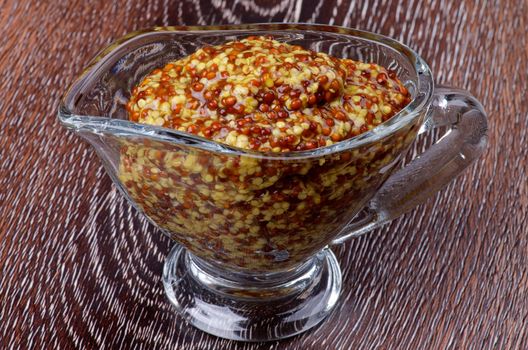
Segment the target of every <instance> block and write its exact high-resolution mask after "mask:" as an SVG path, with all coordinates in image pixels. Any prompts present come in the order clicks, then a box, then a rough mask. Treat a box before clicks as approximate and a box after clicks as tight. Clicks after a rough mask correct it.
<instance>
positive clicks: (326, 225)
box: [119, 37, 417, 272]
mask: <svg viewBox="0 0 528 350" xmlns="http://www.w3.org/2000/svg"><path fill="white" fill-rule="evenodd" d="M409 101H410V94H409V92H408V91H407V89H406V88H405V87H404V86H403V85H402V83H401V82H400V81H399V80H398V79H397V78H396V76H395V74H394V72H391V71H388V70H386V69H385V68H383V67H380V66H379V65H376V64H370V63H361V62H357V61H353V60H350V59H339V58H335V57H331V56H329V55H327V54H324V53H319V52H314V51H310V50H306V49H303V48H301V47H299V46H294V45H289V44H286V43H281V42H279V41H276V40H273V39H272V38H270V37H248V38H246V39H244V40H240V41H235V42H229V43H226V44H223V45H220V46H208V47H204V48H202V49H199V50H198V51H196V52H195V53H193V54H191V55H190V56H187V57H184V58H182V59H179V60H177V61H174V62H170V63H168V64H167V65H165V66H164V67H163V68H162V69H156V70H154V71H153V72H152V73H150V74H148V75H147V76H146V77H145V78H144V79H143V80H142V81H141V83H140V84H139V85H138V86H136V87H135V88H134V89H133V90H132V93H131V97H130V100H129V102H128V104H127V109H128V111H129V116H130V119H131V120H132V121H135V122H140V123H145V124H151V125H158V126H164V127H167V128H174V129H177V130H179V131H182V132H187V133H191V134H195V135H199V136H202V137H205V138H208V139H211V140H214V141H217V142H221V143H224V144H228V145H231V146H235V147H239V148H243V149H249V150H255V151H261V152H289V151H292V152H295V151H301V150H311V149H315V148H318V147H324V146H327V145H331V144H333V143H336V142H339V141H342V140H345V139H348V138H351V137H354V136H356V135H359V134H361V133H363V132H365V131H367V130H370V129H372V128H374V127H376V126H377V125H379V124H381V123H383V122H384V121H386V120H388V119H389V118H391V117H392V116H394V114H396V113H397V112H398V111H400V110H401V109H402V108H404V107H405V105H406V104H408V103H409ZM416 123H417V122H416ZM416 125H417V124H410V125H408V126H405V127H402V128H400V129H398V130H397V131H395V132H393V133H391V134H390V135H387V136H385V137H384V138H381V139H379V140H377V141H376V142H373V143H367V144H365V145H363V146H361V147H356V148H353V149H344V150H341V151H336V152H332V153H330V154H327V155H325V156H321V157H306V158H304V157H299V158H295V157H292V158H286V159H281V160H275V159H274V158H273V157H271V158H259V157H253V156H251V155H250V154H247V155H245V154H219V153H215V152H211V151H207V150H202V149H199V148H195V147H186V146H182V145H179V144H173V143H170V142H161V141H152V140H145V139H138V140H128V141H127V142H125V143H123V144H122V146H121V154H120V165H119V178H120V180H121V182H122V183H123V184H124V188H125V189H126V191H127V192H128V194H129V196H130V197H131V198H132V199H133V200H134V202H135V203H136V204H137V206H138V207H139V208H140V209H141V210H142V211H143V212H145V214H146V215H147V216H148V217H149V218H150V219H151V220H152V221H153V222H155V223H156V224H157V225H158V226H159V227H161V228H162V229H164V230H165V231H166V232H168V233H169V234H170V235H171V236H172V237H173V238H174V239H175V240H176V241H178V242H179V243H180V244H182V245H184V246H185V247H186V249H188V250H189V251H190V252H192V253H193V254H195V255H197V256H200V257H202V258H205V259H209V260H214V261H216V262H217V263H221V264H224V265H225V266H226V267H230V268H233V269H242V270H249V271H251V272H255V271H260V272H270V271H278V270H282V269H289V268H292V267H294V266H295V265H296V264H299V263H301V262H303V261H306V259H308V258H309V257H310V256H312V255H313V254H314V252H316V251H317V250H320V249H322V248H323V247H324V246H326V245H327V244H329V243H330V242H331V241H332V239H334V238H335V236H336V235H337V233H338V232H339V231H340V230H341V229H342V228H343V227H344V226H345V225H346V223H347V222H348V221H349V220H350V219H351V218H352V216H353V215H354V214H355V213H357V212H358V211H359V210H360V209H361V208H362V207H363V206H364V205H365V200H366V199H368V198H370V196H371V195H372V194H373V193H374V192H375V191H376V190H377V189H378V188H379V186H380V185H381V184H382V182H383V181H384V179H386V178H387V176H388V174H389V172H388V171H387V169H389V168H390V167H392V166H394V164H395V163H396V160H397V159H398V157H400V155H401V153H402V150H403V149H405V148H406V147H407V146H408V145H409V144H410V143H411V141H412V140H413V139H414V136H415V135H416V131H417V128H416Z"/></svg>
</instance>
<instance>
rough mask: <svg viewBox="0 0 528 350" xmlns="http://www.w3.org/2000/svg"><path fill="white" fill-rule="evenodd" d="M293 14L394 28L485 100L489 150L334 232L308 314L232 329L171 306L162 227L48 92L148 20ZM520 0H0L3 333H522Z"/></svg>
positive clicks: (167, 338) (356, 341) (18, 339)
mask: <svg viewBox="0 0 528 350" xmlns="http://www.w3.org/2000/svg"><path fill="white" fill-rule="evenodd" d="M262 21H299V22H318V23H330V24H338V25H344V26H350V27H357V28H361V29H366V30H370V31H376V32H380V33H383V34H387V35H390V36H393V37H395V38H397V39H400V40H401V41H403V42H404V43H406V44H408V45H410V46H411V47H413V48H414V49H416V50H417V51H418V52H420V53H421V54H422V55H423V57H424V58H425V59H426V60H427V61H428V62H429V63H430V65H431V68H432V70H433V72H434V73H435V76H436V77H437V80H438V81H439V82H441V83H450V84H453V85H455V86H458V87H462V88H465V89H469V90H470V91H471V92H472V93H473V94H474V95H475V96H477V97H478V98H479V99H481V101H482V102H483V104H484V106H485V108H486V110H487V111H488V113H489V125H490V131H489V147H488V149H487V151H486V153H485V156H484V157H483V158H482V159H481V160H480V161H478V163H477V164H475V165H474V166H472V167H471V169H470V170H469V171H467V172H466V173H465V174H464V176H462V177H460V178H458V179H457V180H456V181H455V182H453V183H452V184H451V185H450V186H449V187H448V188H447V189H445V190H444V191H442V192H441V193H440V194H439V195H437V196H436V197H435V198H431V200H430V201H429V202H428V203H427V204H425V205H423V206H421V207H419V208H417V209H416V210H414V211H413V212H412V213H409V214H407V215H405V216H404V217H402V218H400V219H399V220H396V221H394V222H393V223H391V224H390V225H388V226H386V227H384V228H382V229H379V230H376V231H375V232H372V233H370V234H368V235H366V236H364V237H361V238H359V239H356V240H353V241H351V242H349V243H348V244H345V245H343V246H339V247H336V248H335V251H336V253H337V255H338V258H339V260H340V262H341V266H342V268H343V272H344V276H343V277H344V287H343V294H342V298H341V301H340V303H339V305H338V306H337V309H336V310H335V312H334V313H333V314H332V315H331V317H330V318H329V319H328V320H327V322H326V323H324V324H323V325H322V326H320V327H319V328H317V329H315V330H313V331H310V332H308V333H305V334H303V335H301V336H297V337H294V338H292V339H289V340H286V341H282V342H273V343H255V344H244V343H235V342H231V341H227V340H222V339H219V338H215V337H213V336H209V335H206V334H204V333H201V332H199V331H197V330H195V329H193V328H192V327H190V326H189V325H188V324H186V323H185V322H184V321H183V320H182V319H181V318H180V317H178V316H176V315H175V313H174V312H173V310H172V308H171V306H170V305H169V302H168V301H167V300H166V299H165V295H164V292H163V288H162V285H161V281H160V276H161V269H162V264H163V260H164V257H165V255H166V254H167V253H168V251H169V249H170V247H171V242H170V241H169V240H168V239H167V238H165V237H163V236H161V235H160V234H158V232H155V231H156V230H155V229H154V228H153V227H152V226H150V225H149V224H147V223H146V221H145V220H143V219H141V218H139V217H138V215H137V214H136V213H135V212H134V211H133V210H132V209H131V207H130V206H129V205H128V204H127V203H125V202H124V200H123V199H122V198H121V196H120V195H119V194H118V193H117V192H116V189H115V187H114V186H113V185H112V184H111V182H110V179H109V178H108V177H107V176H106V174H105V173H104V171H103V169H102V167H101V165H100V162H99V160H98V159H97V158H96V156H95V155H94V153H93V152H92V150H91V149H90V148H89V147H88V146H87V144H85V143H83V142H81V140H80V139H78V138H76V137H74V136H73V135H72V134H71V133H68V132H67V131H66V130H64V129H63V128H61V127H60V126H59V124H58V122H57V119H56V111H57V104H58V99H59V98H60V96H61V94H62V93H63V92H64V91H65V89H66V87H67V85H68V84H69V83H70V82H71V81H72V79H73V78H74V77H75V76H76V75H77V74H78V73H79V72H80V70H81V68H83V66H84V65H85V64H86V63H87V62H88V61H89V59H91V57H92V56H93V55H94V54H95V53H96V52H97V51H98V50H99V49H101V48H102V47H103V46H105V45H106V44H108V43H110V42H111V41H112V40H114V39H115V38H117V37H120V36H121V35H123V34H125V33H127V32H129V31H132V30H136V29H139V28H144V27H151V26H155V25H169V24H172V25H176V24H218V23H247V22H262ZM527 27H528V4H527V1H526V0H520V1H516V0H510V1H474V2H473V1H468V2H460V3H458V2H457V1H421V0H407V1H403V2H401V3H398V2H397V1H392V2H389V1H379V0H371V1H366V2H362V1H356V0H328V1H324V2H323V1H316V0H304V1H302V0H300V1H286V0H270V1H267V0H257V1H243V0H238V1H231V0H229V1H227V0H214V1H205V0H180V1H169V0H159V1H148V0H141V1H140V0H138V1H122V2H118V1H113V2H112V1H103V0H101V1H97V2H96V1H94V2H91V3H89V2H87V1H84V0H82V1H81V0H75V1H62V2H57V1H51V0H48V1H17V0H4V1H3V2H2V1H0V29H1V35H0V136H1V137H0V348H4V347H7V348H11V347H13V348H22V349H26V348H28V349H30V348H36V349H40V348H49V349H51V348H55V349H59V348H60V349H68V348H81V349H91V348H105V349H111V348H114V349H124V348H132V347H133V348H136V349H157V348H171V349H247V350H249V349H294V350H295V349H356V348H361V349H397V348H401V349H417V348H421V349H444V348H450V349H462V348H475V349H522V348H524V349H526V348H527V347H528V228H527V227H528V185H527V179H526V176H527V175H528V169H527V167H528V138H527V136H528V131H527V130H528V101H527V97H528V88H527V87H528V83H527V81H528V73H527V72H528V38H527V31H526V28H527Z"/></svg>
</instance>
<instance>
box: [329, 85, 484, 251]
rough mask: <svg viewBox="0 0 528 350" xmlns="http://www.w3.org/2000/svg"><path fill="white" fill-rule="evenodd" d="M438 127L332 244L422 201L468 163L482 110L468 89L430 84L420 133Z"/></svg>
mask: <svg viewBox="0 0 528 350" xmlns="http://www.w3.org/2000/svg"><path fill="white" fill-rule="evenodd" d="M438 127H448V130H447V131H446V132H445V133H444V134H443V135H442V136H441V137H440V138H439V139H438V140H437V141H436V142H435V143H434V144H433V145H432V146H431V147H429V148H428V149H427V150H426V151H425V152H423V153H422V154H421V155H419V156H418V157H416V158H415V159H413V160H412V161H411V162H410V163H409V164H407V165H406V166H404V167H403V168H402V169H400V170H397V171H396V172H395V173H394V174H392V175H391V176H390V177H389V178H388V179H387V181H386V182H385V183H384V184H383V186H382V187H381V188H380V190H379V191H378V192H377V193H376V194H375V195H374V197H373V198H372V200H371V201H370V202H369V204H368V205H367V207H366V208H365V209H364V210H363V211H362V212H360V213H359V214H358V216H356V217H355V218H354V220H353V221H352V222H351V223H349V224H348V225H347V226H346V227H345V228H344V229H343V230H342V231H341V233H340V234H339V235H338V237H337V238H336V239H335V240H334V241H333V242H332V244H339V243H343V242H344V241H346V240H347V239H349V238H352V237H357V236H360V235H362V234H364V233H366V232H368V231H370V230H372V229H374V228H376V227H379V226H381V225H383V224H384V223H387V222H388V221H390V220H392V219H395V218H397V217H399V216H400V215H402V214H404V213H406V212H408V211H410V210H411V209H413V208H414V207H416V206H417V205H418V204H421V203H423V202H424V201H425V200H426V199H427V198H429V197H431V196H432V195H433V194H434V193H436V192H437V191H439V190H440V189H442V188H443V187H444V186H445V185H447V184H448V183H449V182H450V181H451V180H452V179H454V178H455V177H456V176H457V175H458V174H460V173H461V172H462V171H463V170H464V169H465V168H467V167H468V166H469V165H470V164H471V163H472V162H473V161H474V160H475V159H476V158H477V157H478V156H479V155H480V154H481V153H482V152H483V150H484V148H485V147H486V142H487V128H488V124H487V118H486V113H485V112H484V109H483V108H482V105H481V104H480V102H479V101H478V100H477V99H475V98H474V97H473V96H472V95H471V94H469V93H468V92H467V91H464V90H459V89H454V88H451V87H445V86H437V87H436V88H435V91H434V97H433V102H432V105H431V107H430V110H429V112H428V115H427V119H426V121H425V123H424V125H423V126H422V128H421V129H420V131H419V133H424V132H430V131H431V130H433V129H435V128H438Z"/></svg>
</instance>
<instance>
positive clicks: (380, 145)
mask: <svg viewBox="0 0 528 350" xmlns="http://www.w3.org/2000/svg"><path fill="white" fill-rule="evenodd" d="M249 35H272V36H273V37H274V38H275V39H277V40H279V41H283V42H288V43H291V44H296V45H301V46H303V47H305V48H309V49H312V50H315V51H321V52H326V53H328V54H330V55H332V56H337V57H347V58H353V59H355V60H360V61H365V62H374V63H377V64H380V65H382V66H384V67H386V68H389V69H391V70H394V71H395V72H396V73H397V75H398V77H399V78H400V80H401V81H403V82H404V84H405V85H406V87H407V89H408V90H409V92H410V93H411V95H412V102H411V103H410V104H409V105H408V106H407V107H406V108H405V109H403V110H402V111H400V112H399V113H398V114H397V115H395V116H394V117H392V118H391V119H389V120H388V121H386V122H385V123H383V124H381V125H380V126H378V127H376V128H374V129H373V130H371V131H368V132H366V133H363V134H361V135H359V136H357V137H354V138H351V139H348V140H345V141H342V142H339V143H336V144H334V145H331V146H327V147H322V148H318V149H315V150H311V151H301V152H287V153H259V152H255V151H249V150H245V149H240V148H236V147H231V146H228V145H224V144H220V143H216V142H213V141H210V140H207V139H204V138H201V137H198V136H195V135H190V134H187V133H183V132H178V131H175V130H172V129H165V128H162V127H156V126H150V125H141V124H137V123H134V122H131V121H128V120H127V119H128V115H127V112H126V109H125V106H126V103H127V101H128V99H129V97H130V92H131V90H132V88H133V87H134V86H135V85H136V84H137V83H138V82H140V81H141V79H142V78H143V77H144V76H145V75H146V74H148V73H149V72H150V71H152V70H153V69H155V68H159V67H162V66H164V65H165V64H166V63H168V62H169V61H172V60H175V59H178V58H181V57H183V56H186V55H189V54H191V53H193V52H194V51H196V50H197V49H198V48H200V47H203V46H204V45H216V44H221V43H224V42H226V41H231V40H235V39H239V38H244V37H247V36H249ZM59 119H60V122H61V123H62V124H63V125H64V126H66V127H67V128H69V129H70V130H73V131H74V132H75V133H77V134H79V135H80V136H81V137H83V138H84V139H85V140H87V141H88V142H89V143H90V144H91V145H92V146H93V147H94V149H95V151H96V152H97V154H98V155H99V157H100V158H101V160H102V162H103V164H104V166H105V169H106V170H107V172H108V174H109V175H110V177H111V178H112V180H113V182H114V183H115V184H116V186H117V187H118V188H119V189H120V191H121V192H122V193H123V195H124V196H125V197H126V198H127V199H128V200H129V202H130V203H131V204H132V205H133V206H134V207H135V208H136V209H137V210H138V211H139V212H141V213H142V214H144V215H145V216H146V217H147V218H148V219H149V220H150V221H151V222H152V223H153V224H154V225H156V226H157V227H159V228H160V229H161V230H162V231H163V232H164V233H166V234H167V235H168V236H169V237H171V238H172V239H174V241H175V242H176V243H177V244H176V245H175V247H174V249H173V250H172V251H171V253H170V255H169V257H168V259H167V261H166V263H165V267H164V271H163V283H164V286H165V290H166V292H167V295H168V298H169V300H170V301H171V302H172V303H173V304H174V305H175V307H176V309H177V311H178V312H179V313H180V314H181V315H182V316H184V317H185V318H186V319H187V320H188V321H189V322H190V323H191V324H193V325H195V326H196V327H198V328H200V329H202V330H204V331H206V332H208V333H211V334H214V335H217V336H220V337H225V338H230V339H237V340H245V341H261V340H273V339H280V338H285V337H289V336H292V335H295V334H298V333H300V332H302V331H305V330H307V329H309V328H311V327H313V326H315V325H316V324H318V323H319V322H320V321H322V320H323V319H324V318H325V317H326V316H327V315H328V314H329V313H330V312H331V311H332V309H333V307H334V306H335V304H336V302H337V300H338V296H339V293H340V290H341V273H340V269H339V265H338V263H337V261H336V258H335V256H334V255H333V254H332V252H331V250H330V249H329V248H328V246H329V245H331V244H333V243H340V242H343V241H344V240H346V239H347V238H350V237H353V236H357V235H359V234H362V233H364V232H367V231H369V230H371V229H373V228H374V227H377V226H379V225H381V224H383V223H385V222H387V221H388V220H391V219H393V218H395V217H397V216H399V215H401V214H402V213H403V212H405V211H408V210H410V209H412V208H413V207H414V206H416V205H417V204H418V203H420V202H422V201H423V200H425V199H426V198H427V197H429V196H430V195H431V194H432V193H434V192H436V191H437V190H438V189H440V188H441V187H442V186H443V185H445V184H446V183H448V182H449V181H450V180H451V179H453V178H454V176H455V175H457V174H458V173H460V172H461V171H462V170H463V169H464V168H465V167H467V166H468V165H469V164H470V163H471V162H472V161H473V160H474V159H475V158H476V157H477V156H478V155H480V154H481V152H482V150H483V149H484V146H485V143H486V130H487V124H486V115H485V113H484V111H483V109H482V106H481V105H480V104H479V102H478V101H476V100H475V99H474V98H473V97H471V96H470V95H469V94H468V93H466V92H463V91H459V90H454V89H450V88H444V87H434V84H433V78H432V75H431V72H430V70H429V68H428V66H427V64H426V63H425V62H424V61H423V60H422V59H421V58H420V57H419V56H418V55H417V54H416V53H415V52H414V51H412V50H411V49H409V48H408V47H406V46H404V45H402V44H401V43H399V42H397V41H395V40H392V39H390V38H387V37H384V36H381V35H378V34H374V33H368V32H363V31H359V30H354V29H347V28H340V27H334V26H322V25H304V24H265V25H240V26H222V27H164V28H154V29H150V30H144V31H139V32H135V33H131V34H129V35H127V36H125V37H123V38H121V39H119V40H117V41H116V42H115V43H113V44H112V45H110V46H109V47H108V48H106V49H104V50H103V51H102V52H101V53H100V54H99V55H98V56H97V57H96V58H95V59H94V60H93V61H92V62H91V63H90V64H89V65H88V68H87V69H85V70H84V72H83V73H82V74H81V76H80V77H79V78H78V79H76V80H75V82H74V83H73V84H72V85H71V87H70V88H69V89H68V91H67V92H66V94H65V96H64V98H63V100H62V102H61V105H60V108H59ZM438 126H447V129H448V131H447V132H446V133H445V135H444V137H442V138H441V139H440V140H439V141H438V142H437V143H436V144H435V145H433V146H432V147H431V148H429V149H428V150H427V151H426V152H425V153H424V154H422V155H421V156H420V157H419V158H418V159H416V160H414V161H413V162H411V163H410V164H409V165H407V166H405V167H403V168H402V169H398V168H399V166H398V165H399V164H400V160H401V158H402V156H404V155H405V151H406V150H407V149H408V148H409V146H410V144H411V143H412V142H413V141H414V140H415V138H416V136H417V135H418V134H419V133H423V132H426V131H428V130H431V129H433V128H435V127H438ZM396 169H398V171H395V170H396Z"/></svg>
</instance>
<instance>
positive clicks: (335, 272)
mask: <svg viewBox="0 0 528 350" xmlns="http://www.w3.org/2000/svg"><path fill="white" fill-rule="evenodd" d="M163 284H164V287H165V292H166V293H167V296H168V298H169V300H170V301H171V303H172V304H173V305H174V306H175V307H176V309H177V311H178V313H179V314H180V315H182V316H183V317H184V318H185V319H186V320H187V321H189V323H191V324H192V325H193V326H195V327H197V328H199V329H200V330H202V331H204V332H207V333H209V334H213V335H216V336H218V337H222V338H227V339H233V340H241V341H269V340H276V339H283V338H287V337H291V336H293V335H296V334H299V333H302V332H304V331H306V330H308V329H310V328H312V327H314V326H315V325H317V324H318V323H320V322H321V321H322V320H323V319H324V318H325V317H326V316H328V314H329V313H330V312H331V311H332V309H333V307H334V306H335V304H336V302H337V299H338V297H339V293H340V291H341V271H340V269H339V265H338V263H337V260H336V258H335V256H334V254H333V253H332V252H331V251H330V250H329V249H324V250H322V251H321V252H319V253H317V254H316V255H315V256H314V257H313V258H311V259H310V260H308V261H307V262H305V263H304V264H303V265H301V266H300V267H298V268H297V269H295V270H292V271H287V272H280V273H272V274H266V275H261V276H258V275H257V276H255V275H248V274H245V273H239V272H230V271H226V270H225V269H222V268H220V267H218V266H213V265H211V264H209V263H207V262H205V261H204V260H202V259H199V258H197V257H195V256H194V255H192V254H190V253H189V252H187V251H186V250H185V249H184V248H183V247H181V246H180V245H176V246H175V247H174V248H173V249H172V251H171V252H170V254H169V256H168V257H167V261H166V262H165V266H164V268H163Z"/></svg>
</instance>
